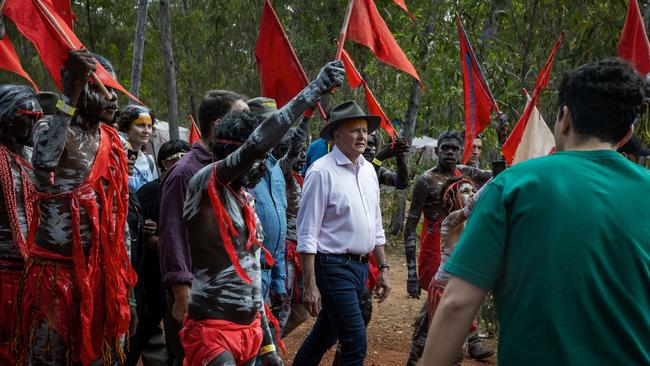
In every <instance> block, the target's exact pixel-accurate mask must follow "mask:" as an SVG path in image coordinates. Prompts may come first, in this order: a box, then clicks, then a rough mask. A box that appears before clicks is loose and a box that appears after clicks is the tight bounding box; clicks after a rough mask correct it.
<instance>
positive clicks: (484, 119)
mask: <svg viewBox="0 0 650 366" xmlns="http://www.w3.org/2000/svg"><path fill="white" fill-rule="evenodd" d="M456 22H457V23H458V38H459V39H460V60H461V64H462V65H463V96H464V97H463V99H464V106H465V146H464V148H463V159H462V162H463V164H466V163H467V161H468V160H469V158H470V157H471V156H472V142H473V141H474V139H475V138H476V136H478V134H479V133H481V131H483V130H484V129H485V128H486V127H487V126H488V125H489V124H490V115H491V114H492V110H493V109H496V111H497V112H498V111H499V107H498V106H497V102H496V100H494V97H493V96H492V92H491V91H490V87H489V86H488V85H487V82H486V81H485V78H484V77H483V72H482V71H481V67H480V66H479V64H478V62H477V61H476V56H474V50H473V49H472V45H471V44H470V43H469V39H468V38H467V34H466V33H465V29H464V28H463V24H462V23H461V22H460V17H456Z"/></svg>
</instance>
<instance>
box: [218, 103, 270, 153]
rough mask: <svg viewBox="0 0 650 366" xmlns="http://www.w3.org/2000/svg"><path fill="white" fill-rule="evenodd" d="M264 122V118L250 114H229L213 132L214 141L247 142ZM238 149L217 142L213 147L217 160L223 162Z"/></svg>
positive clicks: (234, 146) (235, 146) (236, 146)
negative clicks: (222, 160)
mask: <svg viewBox="0 0 650 366" xmlns="http://www.w3.org/2000/svg"><path fill="white" fill-rule="evenodd" d="M263 120H264V118H261V117H259V116H256V115H254V114H252V113H250V112H231V113H228V114H227V115H226V117H224V119H223V120H222V121H221V123H219V124H218V125H217V126H216V127H215V128H214V130H213V131H212V137H213V140H215V141H216V140H229V141H234V142H245V141H246V140H247V139H248V137H249V136H250V135H251V134H252V133H253V131H255V129H256V128H257V126H259V124H260V123H261V122H262V121H263ZM238 147H239V146H238V145H228V144H224V143H216V142H215V143H213V144H212V146H211V149H212V155H213V156H214V158H215V159H216V160H221V159H224V158H225V157H226V156H228V154H230V153H231V152H233V151H235V150H236V149H237V148H238Z"/></svg>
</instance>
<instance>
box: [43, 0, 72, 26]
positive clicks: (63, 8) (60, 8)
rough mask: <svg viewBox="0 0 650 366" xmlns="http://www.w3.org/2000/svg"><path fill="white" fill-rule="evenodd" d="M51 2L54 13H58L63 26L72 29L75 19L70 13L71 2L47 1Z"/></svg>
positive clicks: (68, 0) (62, 0)
mask: <svg viewBox="0 0 650 366" xmlns="http://www.w3.org/2000/svg"><path fill="white" fill-rule="evenodd" d="M49 1H51V2H52V7H53V8H54V9H56V12H57V13H59V15H60V16H61V18H63V20H64V21H65V24H67V25H68V27H70V29H72V28H73V26H74V22H75V21H76V20H77V17H76V16H75V15H74V13H73V12H72V2H71V1H70V0H49Z"/></svg>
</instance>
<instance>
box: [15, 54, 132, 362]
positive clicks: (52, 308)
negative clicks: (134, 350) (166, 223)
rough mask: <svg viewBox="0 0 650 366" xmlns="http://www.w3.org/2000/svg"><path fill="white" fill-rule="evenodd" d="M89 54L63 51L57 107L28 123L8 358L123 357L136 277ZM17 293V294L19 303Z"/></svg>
mask: <svg viewBox="0 0 650 366" xmlns="http://www.w3.org/2000/svg"><path fill="white" fill-rule="evenodd" d="M96 60H99V62H101V63H102V65H103V66H104V67H105V68H106V69H107V70H108V71H109V72H111V73H112V72H113V68H112V65H111V64H110V63H109V62H108V61H107V60H105V59H103V58H101V57H99V56H94V55H93V54H91V53H90V52H88V51H87V50H85V49H82V50H73V51H70V53H69V57H68V60H67V62H66V64H65V67H64V68H63V71H62V76H63V90H64V92H63V96H62V98H61V100H59V102H58V103H57V111H56V112H55V113H54V114H53V115H51V116H48V117H45V118H43V119H42V120H41V121H39V123H38V124H37V126H36V128H35V131H34V152H33V157H32V163H33V166H34V185H35V186H36V189H37V190H38V191H39V198H38V199H39V201H38V205H39V211H40V215H39V219H40V220H39V223H38V225H36V224H35V225H34V226H33V228H34V230H30V240H31V238H32V234H33V235H35V237H34V242H33V243H30V244H32V247H31V252H30V255H29V259H28V261H27V267H26V273H25V275H24V276H23V279H22V283H21V288H20V291H21V293H22V296H20V295H19V298H20V297H22V298H21V299H19V303H20V309H19V314H20V316H22V319H20V323H19V327H20V329H19V331H20V333H19V335H18V337H17V339H16V341H17V344H16V350H17V352H18V357H19V358H18V364H23V363H25V362H26V363H28V364H32V365H33V364H38V365H64V364H72V363H81V364H83V365H89V364H91V363H99V362H101V363H103V364H104V365H108V364H119V363H122V362H124V359H125V355H124V350H123V344H124V340H125V338H126V336H128V333H129V330H130V328H131V329H133V328H134V326H135V324H130V323H131V317H130V314H131V312H132V311H134V307H135V303H134V302H133V301H131V296H132V287H133V286H134V285H135V282H136V275H135V273H134V271H133V269H132V267H131V263H130V261H129V257H128V253H127V247H126V245H125V225H126V222H125V221H126V213H127V206H128V197H127V194H128V187H127V175H128V173H127V166H126V156H125V152H124V146H123V144H122V142H121V141H120V138H119V136H118V134H117V132H116V131H115V130H114V129H113V128H112V127H110V126H109V125H106V124H105V123H110V122H111V120H112V119H113V116H114V114H115V111H116V110H117V95H116V94H115V92H114V91H113V90H112V89H111V88H109V89H108V90H109V93H110V97H107V96H106V95H105V94H103V93H102V91H101V90H100V88H99V87H98V86H97V85H96V84H94V83H93V82H91V81H89V77H90V74H91V72H93V71H94V70H95V68H96ZM21 301H22V302H21Z"/></svg>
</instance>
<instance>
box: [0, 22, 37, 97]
mask: <svg viewBox="0 0 650 366" xmlns="http://www.w3.org/2000/svg"><path fill="white" fill-rule="evenodd" d="M0 68H2V69H5V70H7V71H11V72H13V73H14V74H16V75H18V76H22V77H23V78H24V79H25V80H27V81H29V82H30V84H32V86H33V87H34V90H36V91H38V87H37V86H36V84H35V83H34V81H33V80H32V78H31V77H30V76H29V74H27V72H26V71H25V70H24V69H23V66H22V65H21V64H20V59H18V55H17V54H16V50H15V49H14V45H13V44H12V43H11V41H10V40H9V36H8V35H5V37H4V38H3V39H2V40H0Z"/></svg>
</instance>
